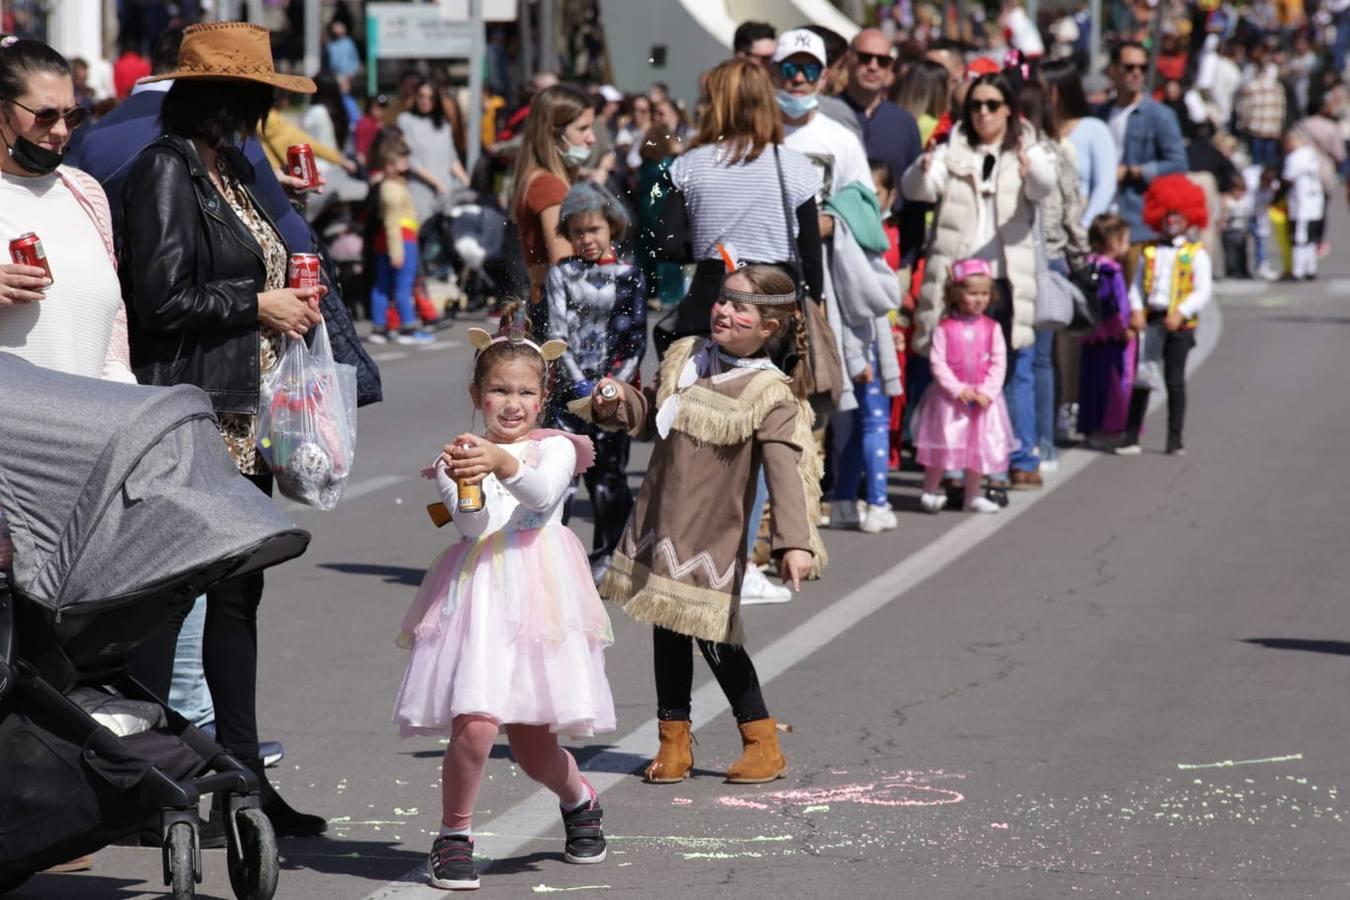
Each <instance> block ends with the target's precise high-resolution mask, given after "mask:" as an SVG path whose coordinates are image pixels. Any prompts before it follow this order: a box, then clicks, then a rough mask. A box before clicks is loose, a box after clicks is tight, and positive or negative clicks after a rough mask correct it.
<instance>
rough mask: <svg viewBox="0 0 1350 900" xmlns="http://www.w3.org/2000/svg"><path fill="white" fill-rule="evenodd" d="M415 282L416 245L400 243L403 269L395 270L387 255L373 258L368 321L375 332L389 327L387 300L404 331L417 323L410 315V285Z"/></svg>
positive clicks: (413, 314) (411, 302)
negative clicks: (401, 245)
mask: <svg viewBox="0 0 1350 900" xmlns="http://www.w3.org/2000/svg"><path fill="white" fill-rule="evenodd" d="M416 281H417V242H416V241H404V242H403V265H401V266H399V267H398V268H397V269H396V268H394V266H393V264H392V263H390V262H389V254H388V253H378V254H376V256H375V282H374V284H372V285H371V288H370V321H371V322H372V323H373V324H374V326H375V328H376V330H384V329H386V328H388V327H389V297H390V295H391V294H392V295H393V298H394V304H395V306H397V307H398V320H399V322H400V323H401V325H402V327H403V329H404V330H405V331H411V330H412V329H413V324H414V323H415V322H416V321H417V314H416V313H415V312H414V311H413V284H414V283H415V282H416Z"/></svg>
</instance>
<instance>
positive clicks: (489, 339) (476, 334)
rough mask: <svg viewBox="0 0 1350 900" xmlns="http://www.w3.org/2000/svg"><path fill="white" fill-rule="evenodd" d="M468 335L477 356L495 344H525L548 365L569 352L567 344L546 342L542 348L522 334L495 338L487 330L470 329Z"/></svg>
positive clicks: (502, 335) (496, 336)
mask: <svg viewBox="0 0 1350 900" xmlns="http://www.w3.org/2000/svg"><path fill="white" fill-rule="evenodd" d="M468 335H469V343H470V344H472V345H473V349H474V355H475V356H476V355H478V354H480V353H482V352H483V351H484V350H486V349H487V348H489V347H491V346H492V345H493V344H524V345H525V346H526V347H529V348H530V349H531V350H533V351H534V352H535V353H538V354H539V355H540V356H541V357H542V358H543V360H544V362H546V363H551V362H553V361H554V360H555V359H557V358H558V357H560V356H562V355H563V354H564V353H566V352H567V344H566V343H565V342H563V341H558V340H553V341H545V342H544V344H543V346H540V345H539V344H536V343H535V342H534V341H532V340H530V339H529V338H527V337H525V336H524V335H522V334H498V335H495V336H494V335H492V334H491V333H489V332H488V331H487V329H485V328H470V329H469V331H468Z"/></svg>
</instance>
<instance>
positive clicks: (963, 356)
mask: <svg viewBox="0 0 1350 900" xmlns="http://www.w3.org/2000/svg"><path fill="white" fill-rule="evenodd" d="M993 291H994V277H993V269H991V268H990V266H989V263H987V262H986V261H984V260H982V259H963V260H961V261H959V262H957V263H955V264H953V265H952V277H951V279H950V280H949V282H948V287H947V311H946V314H945V315H944V316H943V318H942V321H941V322H939V323H938V327H937V329H936V330H935V331H934V332H933V343H932V347H931V349H930V351H929V355H928V358H929V362H930V363H931V365H932V368H933V384H932V385H931V386H930V387H929V388H928V390H927V391H925V392H924V395H923V400H922V401H921V402H920V404H919V408H918V410H916V411H915V413H914V415H915V416H916V421H917V422H918V427H917V429H916V431H915V437H914V445H915V449H916V450H917V451H918V454H917V455H918V460H919V464H920V465H922V466H923V467H924V477H923V495H922V496H921V497H920V498H919V502H920V503H921V504H922V505H923V508H924V509H925V510H926V511H928V512H930V513H934V514H936V513H938V512H941V511H942V508H943V507H944V506H946V505H947V495H946V494H945V493H943V492H942V491H941V488H940V484H941V482H942V475H943V473H944V472H950V471H957V470H959V471H961V472H964V473H965V490H966V497H965V509H967V510H969V511H971V512H977V513H996V512H998V511H999V505H998V504H997V503H994V502H993V501H992V500H990V499H989V498H988V497H985V496H983V495H982V494H981V493H980V485H981V482H982V479H983V476H985V475H988V474H991V473H993V472H1006V471H1007V469H1008V455H1009V454H1010V453H1011V452H1012V450H1013V448H1014V447H1015V446H1016V442H1015V440H1014V438H1013V436H1012V435H1013V431H1012V423H1011V422H1010V421H1009V420H1008V409H1007V406H1006V405H1005V404H1004V402H1003V377H1004V374H1005V373H1006V371H1007V350H1006V349H1005V348H1004V346H1003V333H1002V331H1001V330H1000V329H999V326H998V323H997V322H995V321H994V320H993V319H991V318H989V317H988V316H986V315H985V314H984V311H985V310H986V309H987V308H988V307H989V301H990V298H991V297H992V295H993Z"/></svg>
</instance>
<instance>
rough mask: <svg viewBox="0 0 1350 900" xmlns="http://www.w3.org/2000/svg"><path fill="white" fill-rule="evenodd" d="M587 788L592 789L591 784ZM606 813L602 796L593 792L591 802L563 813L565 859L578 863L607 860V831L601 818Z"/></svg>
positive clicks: (587, 863)
mask: <svg viewBox="0 0 1350 900" xmlns="http://www.w3.org/2000/svg"><path fill="white" fill-rule="evenodd" d="M587 790H590V786H589V785H587ZM604 815H605V812H604V810H602V809H601V808H600V798H599V797H597V796H595V794H594V793H592V794H591V802H590V803H587V804H586V805H585V806H579V807H577V808H576V809H574V810H572V811H571V812H564V813H563V814H562V820H563V828H565V829H567V846H566V847H565V848H564V850H563V859H564V860H566V861H567V862H570V863H576V864H578V865H589V864H590V863H598V862H604V861H605V853H606V850H605V833H604V831H603V830H602V829H601V827H600V820H601V819H602V818H604Z"/></svg>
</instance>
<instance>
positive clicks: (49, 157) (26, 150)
mask: <svg viewBox="0 0 1350 900" xmlns="http://www.w3.org/2000/svg"><path fill="white" fill-rule="evenodd" d="M6 118H8V117H6ZM10 127H11V128H13V127H14V126H13V125H12V124H11V125H10ZM14 134H15V137H14V143H12V144H11V143H10V142H9V141H5V142H4V143H5V147H7V148H8V149H9V158H10V159H12V160H14V164H15V165H17V166H18V167H19V168H20V169H23V170H24V171H25V172H28V173H30V174H32V175H50V174H52V173H53V172H55V171H56V167H57V166H59V165H61V161H62V160H64V159H65V158H66V155H65V154H64V153H57V152H56V151H55V150H48V149H47V148H46V147H42V146H39V145H38V144H35V143H33V142H32V141H30V140H29V139H28V138H26V137H24V136H23V135H21V134H19V133H18V132H17V131H15V133H14ZM0 140H4V138H3V137H0Z"/></svg>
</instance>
